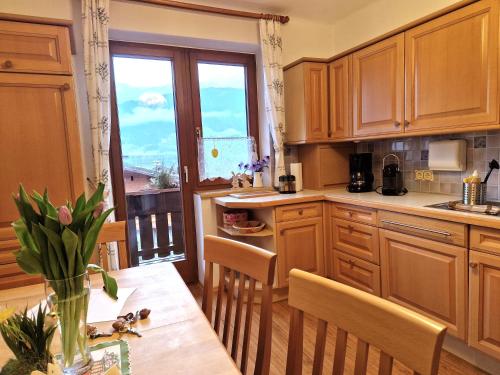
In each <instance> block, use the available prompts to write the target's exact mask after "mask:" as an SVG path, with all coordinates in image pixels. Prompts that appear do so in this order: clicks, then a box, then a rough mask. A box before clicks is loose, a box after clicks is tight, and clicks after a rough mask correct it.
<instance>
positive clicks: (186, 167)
mask: <svg viewBox="0 0 500 375" xmlns="http://www.w3.org/2000/svg"><path fill="white" fill-rule="evenodd" d="M184 181H185V182H186V184H187V183H189V169H188V166H187V165H185V166H184Z"/></svg>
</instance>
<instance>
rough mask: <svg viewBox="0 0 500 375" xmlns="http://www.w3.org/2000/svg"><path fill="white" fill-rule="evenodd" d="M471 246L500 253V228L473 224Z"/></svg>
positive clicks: (474, 248) (475, 248)
mask: <svg viewBox="0 0 500 375" xmlns="http://www.w3.org/2000/svg"><path fill="white" fill-rule="evenodd" d="M470 248H471V250H478V251H485V252H487V253H492V254H498V255H500V229H492V228H484V227H476V226H472V227H471V229H470Z"/></svg>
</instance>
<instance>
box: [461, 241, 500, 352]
mask: <svg viewBox="0 0 500 375" xmlns="http://www.w3.org/2000/svg"><path fill="white" fill-rule="evenodd" d="M469 292H470V297H469V298H470V304H469V345H470V346H472V347H474V348H477V349H479V350H481V351H483V352H485V353H487V354H489V355H491V356H493V357H496V358H498V359H500V256H496V255H490V254H482V253H480V252H478V251H471V252H470V254H469Z"/></svg>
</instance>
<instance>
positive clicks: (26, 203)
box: [19, 185, 39, 231]
mask: <svg viewBox="0 0 500 375" xmlns="http://www.w3.org/2000/svg"><path fill="white" fill-rule="evenodd" d="M19 203H20V205H21V206H22V214H21V216H22V217H23V218H24V221H25V222H26V226H27V227H28V230H30V231H31V223H38V222H39V216H38V214H37V213H36V212H35V210H34V209H33V206H32V205H31V203H30V199H29V197H28V194H26V191H25V190H24V187H23V185H19Z"/></svg>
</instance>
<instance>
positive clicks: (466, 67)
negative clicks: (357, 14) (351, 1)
mask: <svg viewBox="0 0 500 375" xmlns="http://www.w3.org/2000/svg"><path fill="white" fill-rule="evenodd" d="M405 37H406V44H405V48H406V50H405V54H406V120H407V125H408V126H407V128H406V129H405V132H419V131H422V130H425V129H446V128H448V129H456V128H457V127H468V126H474V125H477V124H483V125H485V124H488V123H490V124H491V123H497V121H498V98H497V97H498V90H497V80H498V76H497V65H498V2H497V1H493V0H492V1H489V0H486V1H479V2H477V3H475V4H472V5H470V6H468V7H465V8H462V9H459V10H457V11H455V12H452V13H450V14H447V15H445V16H443V17H440V18H437V19H435V20H433V21H430V22H426V23H424V24H423V25H421V26H418V27H415V28H414V29H411V30H409V31H408V32H406V33H405Z"/></svg>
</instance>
